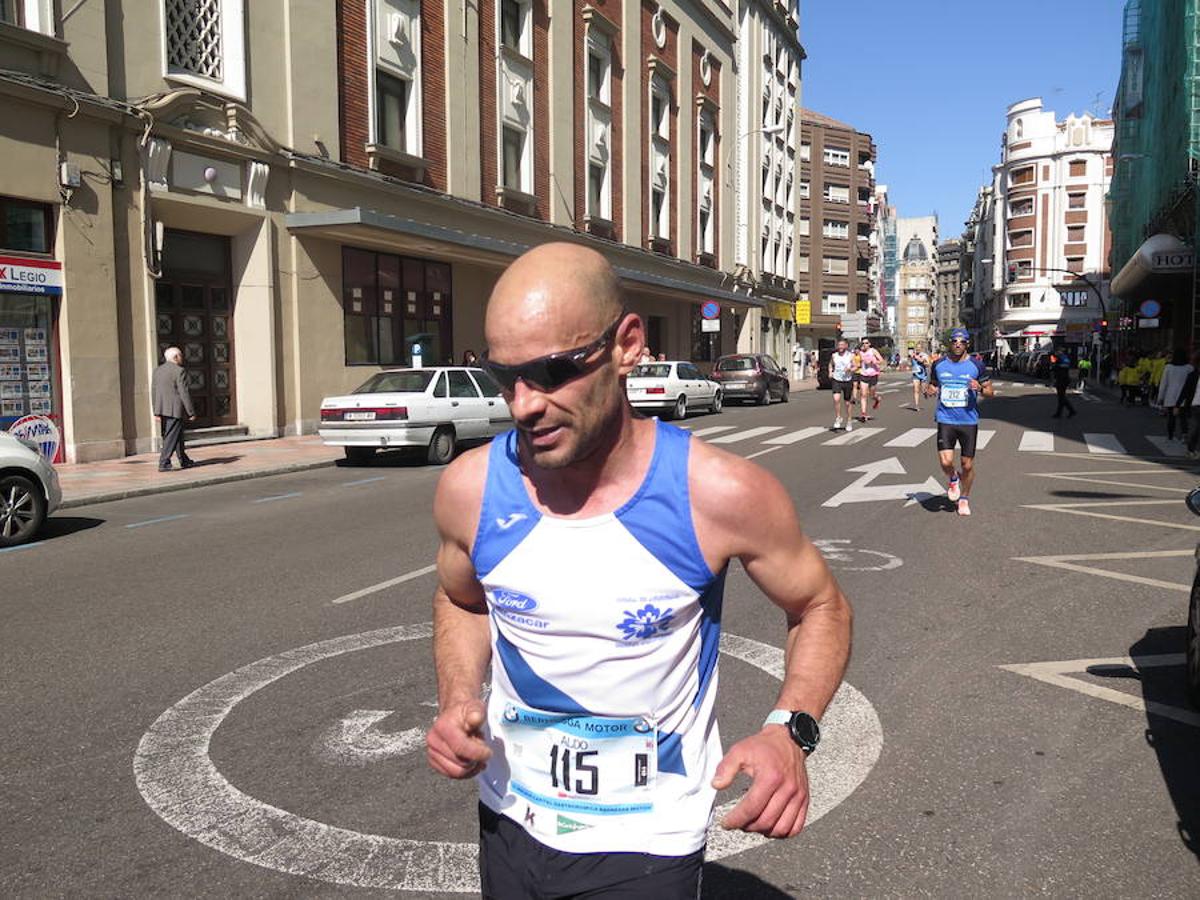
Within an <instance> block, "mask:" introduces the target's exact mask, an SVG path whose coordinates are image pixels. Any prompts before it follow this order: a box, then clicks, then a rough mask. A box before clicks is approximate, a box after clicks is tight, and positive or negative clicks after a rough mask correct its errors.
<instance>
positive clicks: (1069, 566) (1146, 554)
mask: <svg viewBox="0 0 1200 900" xmlns="http://www.w3.org/2000/svg"><path fill="white" fill-rule="evenodd" d="M1156 502H1162V501H1156ZM1195 552H1196V551H1195V550H1151V551H1141V552H1137V553H1080V554H1074V555H1071V556H1014V557H1013V559H1014V560H1015V561H1016V562H1027V563H1033V564H1035V565H1039V566H1049V567H1050V568H1053V569H1066V570H1067V571H1069V572H1082V573H1084V574H1085V575H1099V576H1100V577H1102V578H1112V579H1114V580H1116V581H1128V582H1130V583H1131V584H1144V585H1147V586H1149V587H1157V588H1163V589H1164V590H1168V591H1182V592H1183V593H1185V594H1187V593H1190V592H1191V590H1192V586H1191V585H1190V584H1180V583H1179V582H1176V581H1162V580H1160V579H1158V578H1146V577H1144V576H1142V575H1130V574H1128V573H1126V572H1113V571H1112V570H1110V569H1098V568H1096V567H1095V566H1081V565H1079V564H1080V563H1081V562H1103V561H1105V560H1116V559H1168V558H1171V557H1180V556H1189V557H1191V556H1194V555H1195Z"/></svg>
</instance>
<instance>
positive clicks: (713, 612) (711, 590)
mask: <svg viewBox="0 0 1200 900" xmlns="http://www.w3.org/2000/svg"><path fill="white" fill-rule="evenodd" d="M728 571H729V569H728V567H726V568H724V569H722V570H721V574H719V575H718V576H717V577H716V578H714V579H713V582H712V584H710V585H709V586H708V590H706V591H705V592H704V593H703V594H702V595H701V596H700V660H699V662H698V664H697V669H698V670H699V676H700V685H699V687H698V688H697V689H696V699H695V700H693V701H692V706H694V707H696V708H697V709H699V708H700V704H701V703H702V702H703V701H704V695H705V694H706V693H707V692H708V686H709V685H710V684H711V683H712V680H713V675H715V674H716V672H717V654H718V652H719V651H720V649H721V606H722V601H723V600H724V598H725V575H726V573H727V572H728Z"/></svg>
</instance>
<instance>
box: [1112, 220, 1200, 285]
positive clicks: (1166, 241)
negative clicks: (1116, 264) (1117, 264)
mask: <svg viewBox="0 0 1200 900" xmlns="http://www.w3.org/2000/svg"><path fill="white" fill-rule="evenodd" d="M1193 265H1194V253H1193V251H1192V248H1191V247H1189V246H1188V245H1187V244H1185V243H1184V242H1183V241H1181V240H1180V239H1179V238H1177V237H1175V235H1173V234H1161V233H1160V234H1156V235H1152V236H1151V237H1148V238H1146V240H1145V241H1144V242H1143V243H1142V246H1140V247H1138V248H1137V252H1135V253H1134V254H1133V256H1131V257H1129V261H1128V262H1127V263H1125V265H1123V266H1122V267H1121V271H1120V272H1118V273H1117V277H1116V278H1114V279H1113V280H1112V284H1111V285H1109V292H1110V293H1111V294H1113V295H1114V296H1117V297H1121V298H1123V299H1126V300H1141V299H1145V297H1146V295H1147V294H1148V293H1152V292H1154V291H1157V290H1161V289H1162V288H1163V287H1164V286H1172V287H1177V286H1178V285H1179V279H1180V278H1183V277H1188V278H1190V277H1191V274H1192V268H1193Z"/></svg>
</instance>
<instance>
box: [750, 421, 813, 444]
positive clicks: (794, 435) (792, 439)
mask: <svg viewBox="0 0 1200 900" xmlns="http://www.w3.org/2000/svg"><path fill="white" fill-rule="evenodd" d="M828 432H829V429H828V428H826V427H825V426H824V425H810V426H809V427H808V428H801V429H800V430H799V431H792V432H789V433H788V434H777V435H775V437H773V438H768V439H767V440H765V441H763V443H764V444H783V445H785V446H786V445H787V444H795V443H799V442H800V441H806V440H808V439H809V438H810V437H812V436H813V435H817V434H827V433H828Z"/></svg>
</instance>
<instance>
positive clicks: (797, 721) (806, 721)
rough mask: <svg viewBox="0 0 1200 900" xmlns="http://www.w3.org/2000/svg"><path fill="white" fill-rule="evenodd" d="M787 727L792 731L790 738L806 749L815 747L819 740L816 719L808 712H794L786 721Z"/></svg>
mask: <svg viewBox="0 0 1200 900" xmlns="http://www.w3.org/2000/svg"><path fill="white" fill-rule="evenodd" d="M788 729H789V730H790V731H791V733H792V739H793V740H795V742H796V743H797V744H799V745H800V746H801V747H804V748H806V749H811V748H813V747H816V746H817V742H818V741H819V740H821V729H820V728H819V727H818V726H817V720H816V719H814V718H813V717H812V716H810V715H809V714H808V713H802V712H798V713H795V714H794V715H793V716H792V720H791V721H790V722H789V723H788Z"/></svg>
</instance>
